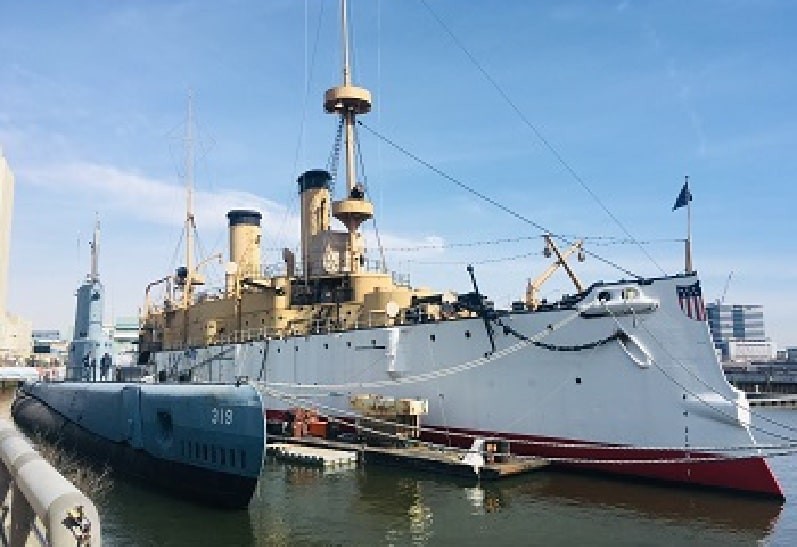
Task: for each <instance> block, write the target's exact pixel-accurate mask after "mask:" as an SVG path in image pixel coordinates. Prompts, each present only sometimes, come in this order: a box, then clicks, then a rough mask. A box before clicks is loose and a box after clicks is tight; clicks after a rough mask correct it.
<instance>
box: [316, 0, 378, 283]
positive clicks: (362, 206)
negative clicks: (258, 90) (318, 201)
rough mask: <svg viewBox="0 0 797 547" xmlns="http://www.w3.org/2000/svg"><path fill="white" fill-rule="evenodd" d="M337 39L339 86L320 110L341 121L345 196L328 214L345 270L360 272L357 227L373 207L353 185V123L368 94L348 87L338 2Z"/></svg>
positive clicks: (344, 22)
mask: <svg viewBox="0 0 797 547" xmlns="http://www.w3.org/2000/svg"><path fill="white" fill-rule="evenodd" d="M340 7H341V40H342V42H343V85H340V86H337V87H333V88H331V89H328V90H327V91H326V93H325V94H324V109H325V110H326V111H327V112H328V113H330V114H337V115H339V116H340V117H341V118H342V119H343V124H344V128H345V151H346V197H344V198H343V199H342V200H339V201H335V202H333V203H332V215H333V216H334V217H335V218H337V219H338V220H340V221H341V222H342V223H343V224H344V225H345V226H346V229H347V230H348V235H349V237H348V244H347V249H346V252H347V255H348V260H347V262H348V265H349V266H348V268H347V269H348V271H349V272H350V273H357V272H359V271H360V266H361V260H362V256H363V244H362V238H361V237H360V234H359V233H358V231H357V230H358V228H359V227H360V224H362V223H363V222H365V221H366V220H368V219H370V218H372V217H373V216H374V207H373V205H372V204H371V203H370V202H369V201H368V200H367V199H366V198H365V192H364V189H363V188H362V187H361V186H360V185H359V184H358V183H357V171H356V168H355V162H354V153H355V150H354V147H355V142H354V124H355V116H356V115H358V114H367V113H368V112H370V111H371V92H370V91H368V90H367V89H365V88H362V87H358V86H355V85H352V78H351V66H350V62H349V34H348V13H347V2H346V0H341V3H340Z"/></svg>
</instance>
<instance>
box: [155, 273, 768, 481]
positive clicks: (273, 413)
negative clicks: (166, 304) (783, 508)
mask: <svg viewBox="0 0 797 547" xmlns="http://www.w3.org/2000/svg"><path fill="white" fill-rule="evenodd" d="M695 282H696V278H695V277H694V276H678V277H670V278H662V279H656V280H652V281H650V282H641V283H637V282H629V283H621V284H614V285H599V286H594V287H593V288H592V289H591V290H590V291H589V292H588V293H587V294H586V296H585V297H584V298H583V299H581V300H580V301H579V302H576V303H573V304H572V305H569V306H562V307H560V308H558V309H550V310H546V311H536V312H513V313H509V314H508V315H505V316H503V317H500V319H499V320H500V322H501V323H503V324H504V325H506V326H508V327H509V328H508V329H505V328H502V327H501V326H498V325H494V329H495V331H494V343H495V351H493V348H492V344H491V341H490V337H489V335H488V331H487V328H486V326H485V321H484V320H483V319H482V318H471V319H457V320H451V321H439V322H435V323H426V324H413V325H400V326H395V327H387V328H385V327H380V328H373V329H371V328H360V329H354V330H348V331H344V332H335V333H327V334H314V335H307V336H296V337H287V338H282V339H273V340H255V341H250V342H245V343H238V344H229V345H214V346H210V347H207V348H199V349H192V350H190V351H168V352H167V351H163V352H158V353H155V354H154V355H153V356H152V359H153V360H154V361H155V362H156V363H157V366H158V369H159V370H166V371H169V372H170V373H175V372H177V371H185V370H187V369H191V371H192V375H191V378H192V381H212V382H218V381H221V382H232V381H235V379H236V377H240V376H246V377H248V378H249V379H250V380H252V381H259V382H262V385H263V387H264V390H265V391H266V393H267V397H266V398H265V406H266V408H267V409H268V410H267V417H269V418H276V419H279V418H280V417H281V415H282V412H283V411H284V410H285V409H287V408H289V407H294V406H298V405H300V404H304V405H306V404H312V405H317V406H318V407H319V408H320V410H321V412H322V413H328V414H330V415H337V416H340V417H351V411H350V410H349V405H348V400H349V397H350V396H351V395H354V394H362V393H381V394H385V395H390V396H394V397H412V398H421V399H427V400H428V402H429V414H428V416H426V417H424V424H425V425H426V426H428V427H430V428H431V429H432V431H430V432H429V433H428V434H427V438H429V439H431V440H437V441H440V442H451V443H452V444H456V445H460V446H465V445H470V442H471V440H472V437H471V435H477V436H502V437H505V438H509V439H511V440H512V441H513V442H512V451H513V452H517V453H518V454H526V455H532V454H533V455H543V456H547V457H551V458H553V460H554V463H558V464H561V465H570V466H579V467H585V468H589V469H593V470H600V471H605V472H610V473H617V474H623V475H631V476H637V477H643V478H652V479H661V480H666V481H674V482H680V483H689V484H695V485H703V486H715V487H723V488H729V489H735V490H741V491H747V492H752V493H758V494H764V495H773V496H781V497H782V491H781V489H780V486H779V485H778V483H777V480H776V479H775V478H774V477H773V475H772V473H771V472H770V470H769V467H768V465H767V463H766V461H765V460H764V458H763V457H762V456H761V453H760V452H759V451H758V450H757V449H756V448H755V444H756V443H755V440H754V438H753V435H752V434H751V431H750V428H749V417H750V416H749V407H748V404H747V400H746V398H745V396H744V394H743V393H742V392H740V391H738V390H737V389H735V388H734V387H732V386H731V385H730V384H729V383H728V382H727V381H726V380H725V377H724V375H723V373H722V370H721V368H720V366H719V364H718V362H717V359H716V356H715V353H714V349H713V346H712V343H711V339H710V336H709V332H708V326H707V324H706V322H705V321H703V320H696V319H693V318H690V317H688V316H687V314H686V312H685V310H684V309H682V307H681V305H680V304H679V299H678V293H677V287H678V286H688V285H691V284H694V283H695ZM623 287H635V288H636V289H637V291H638V292H639V293H641V294H639V295H638V298H637V299H636V303H635V302H630V303H627V302H620V301H617V300H610V301H609V302H604V303H599V302H598V295H599V294H600V293H601V292H604V294H605V293H606V291H607V290H611V291H613V293H612V295H613V296H612V297H613V298H614V297H615V296H616V295H617V294H619V291H621V290H622V289H623ZM615 304H617V305H615ZM687 311H688V310H687ZM618 332H620V333H624V336H621V337H620V338H619V339H618V338H617V333H618ZM613 335H614V338H612V337H613ZM524 338H525V339H524ZM607 339H608V341H606V340H607ZM533 342H539V343H540V344H545V346H541V345H540V344H535V343H533ZM600 342H603V343H600ZM485 355H486V357H485Z"/></svg>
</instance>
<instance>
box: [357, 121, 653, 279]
mask: <svg viewBox="0 0 797 547" xmlns="http://www.w3.org/2000/svg"><path fill="white" fill-rule="evenodd" d="M357 123H358V124H359V125H361V126H363V127H364V128H365V129H366V130H367V131H368V132H370V133H371V134H372V135H374V136H375V137H376V138H378V139H380V140H382V141H384V142H385V143H386V144H388V145H390V146H391V147H393V148H394V149H396V150H397V151H399V152H401V153H402V154H404V155H406V156H407V157H409V158H411V159H413V160H414V161H415V162H417V163H419V164H421V165H423V166H424V167H426V168H427V169H429V170H430V171H432V172H434V173H436V174H438V175H439V176H440V177H442V178H444V179H446V180H448V181H449V182H453V183H454V184H456V185H457V186H459V187H460V188H462V189H463V190H465V191H467V192H469V193H471V194H473V195H474V196H476V197H477V198H479V199H481V200H482V201H485V202H487V203H489V204H490V205H493V206H494V207H497V208H498V209H500V210H502V211H504V212H505V213H507V214H509V215H510V216H513V217H515V218H517V219H518V220H520V221H522V222H525V223H526V224H530V225H531V226H534V227H535V228H537V229H538V230H539V231H541V232H543V233H547V234H552V233H553V232H551V231H550V230H547V229H545V227H544V226H542V225H541V224H539V223H537V222H535V221H533V220H532V219H530V218H528V217H526V216H524V215H521V214H520V213H518V212H517V211H515V210H513V209H510V208H509V207H507V206H506V205H504V204H502V203H500V202H498V201H496V200H494V199H493V198H491V197H489V196H487V195H485V194H482V193H481V192H479V191H478V190H476V189H475V188H473V187H472V186H469V185H467V184H465V183H464V182H462V181H461V180H459V179H457V178H455V177H453V176H451V175H449V174H448V173H446V172H445V171H443V170H442V169H440V168H438V167H436V166H434V165H432V164H431V163H429V162H428V161H426V160H424V159H422V158H420V157H419V156H417V155H416V154H413V153H412V152H410V151H409V150H407V149H406V148H404V147H403V146H401V145H400V144H398V143H396V142H394V141H392V140H391V139H389V138H388V137H386V136H384V135H382V134H381V133H379V132H377V131H376V130H375V129H373V128H372V127H370V126H368V125H367V124H365V123H363V122H362V121H361V120H357ZM557 237H558V239H560V240H561V241H564V242H565V243H567V244H568V245H572V244H573V241H572V240H569V239H567V238H564V237H562V236H557ZM584 253H585V254H588V255H589V256H591V257H592V258H594V259H596V260H598V261H600V262H603V263H604V264H606V265H608V266H611V267H612V268H615V269H616V270H618V271H620V272H622V273H624V274H626V275H630V276H631V277H635V278H637V279H642V276H640V275H637V274H635V273H634V272H632V271H631V270H628V269H626V268H623V267H622V266H620V265H619V264H617V263H616V262H613V261H611V260H609V259H608V258H604V257H602V256H600V255H598V254H596V253H594V252H592V251H590V250H588V249H584Z"/></svg>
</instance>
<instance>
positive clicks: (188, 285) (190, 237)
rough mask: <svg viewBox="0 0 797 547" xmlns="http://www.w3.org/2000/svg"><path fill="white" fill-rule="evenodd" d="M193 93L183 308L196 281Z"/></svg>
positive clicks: (188, 140) (189, 122)
mask: <svg viewBox="0 0 797 547" xmlns="http://www.w3.org/2000/svg"><path fill="white" fill-rule="evenodd" d="M192 99H193V97H192V95H191V91H189V92H188V119H187V122H186V128H185V196H186V209H185V210H186V215H185V268H186V270H187V275H186V279H185V285H184V286H183V306H185V307H186V308H187V307H188V306H189V305H190V304H191V293H192V292H193V291H192V289H193V287H192V285H193V281H194V230H196V222H195V220H194V131H193V126H194V121H193V105H192Z"/></svg>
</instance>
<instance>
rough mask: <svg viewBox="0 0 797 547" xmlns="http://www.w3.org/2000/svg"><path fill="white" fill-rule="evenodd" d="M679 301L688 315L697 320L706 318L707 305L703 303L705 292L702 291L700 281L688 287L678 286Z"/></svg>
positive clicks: (676, 289)
mask: <svg viewBox="0 0 797 547" xmlns="http://www.w3.org/2000/svg"><path fill="white" fill-rule="evenodd" d="M675 291H676V293H677V294H678V303H679V304H680V305H681V309H682V310H683V311H684V313H685V314H686V316H687V317H689V318H690V319H695V320H696V321H705V320H706V305H705V304H704V303H703V293H702V292H701V291H700V282H699V281H695V284H694V285H687V286H686V287H678V286H677V287H676V288H675Z"/></svg>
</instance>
